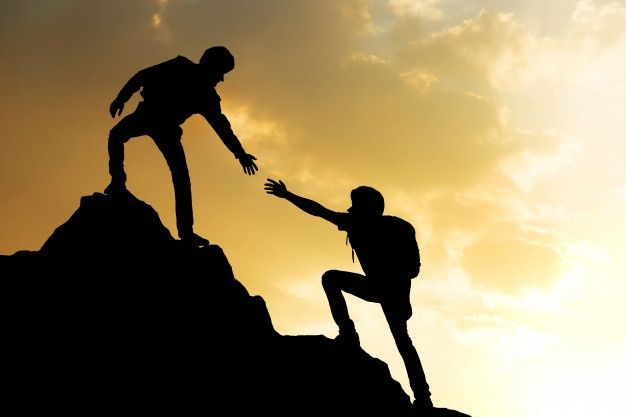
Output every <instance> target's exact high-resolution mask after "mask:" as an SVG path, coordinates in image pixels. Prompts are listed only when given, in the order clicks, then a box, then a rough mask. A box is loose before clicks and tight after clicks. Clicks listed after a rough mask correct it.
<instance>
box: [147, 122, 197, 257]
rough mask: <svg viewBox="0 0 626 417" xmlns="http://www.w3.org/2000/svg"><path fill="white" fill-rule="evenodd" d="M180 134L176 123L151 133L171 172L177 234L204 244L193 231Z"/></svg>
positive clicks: (185, 164) (186, 172)
mask: <svg viewBox="0 0 626 417" xmlns="http://www.w3.org/2000/svg"><path fill="white" fill-rule="evenodd" d="M181 135H182V129H181V128H180V126H177V125H174V126H171V127H169V126H168V127H167V128H160V129H159V130H158V131H157V132H154V133H152V134H151V136H152V137H153V139H154V142H155V143H156V145H157V146H158V148H159V150H160V151H161V153H162V154H163V156H164V157H165V161H166V162H167V166H168V167H169V169H170V172H171V174H172V182H173V183H174V198H175V200H176V226H177V228H178V236H179V237H180V238H181V239H182V240H186V241H191V240H193V242H192V243H193V244H194V245H204V244H208V243H209V242H208V241H206V239H203V238H200V236H197V235H195V234H194V233H193V205H192V200H191V180H190V179H189V169H188V168H187V160H186V159H185V151H184V149H183V144H182V143H181V142H180V138H181ZM200 240H202V241H200Z"/></svg>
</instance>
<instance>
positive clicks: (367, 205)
mask: <svg viewBox="0 0 626 417" xmlns="http://www.w3.org/2000/svg"><path fill="white" fill-rule="evenodd" d="M350 199H351V200H352V207H350V208H349V209H348V213H350V214H352V215H355V216H359V217H373V216H382V215H383V211H384V210H385V199H384V198H383V195H382V194H381V193H380V192H379V191H378V190H376V189H375V188H372V187H367V186H365V185H362V186H360V187H357V188H355V189H354V190H352V192H351V193H350Z"/></svg>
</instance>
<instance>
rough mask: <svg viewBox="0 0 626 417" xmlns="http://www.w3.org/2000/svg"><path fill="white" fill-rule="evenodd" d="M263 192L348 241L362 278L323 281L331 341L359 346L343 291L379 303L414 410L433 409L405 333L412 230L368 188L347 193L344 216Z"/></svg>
mask: <svg viewBox="0 0 626 417" xmlns="http://www.w3.org/2000/svg"><path fill="white" fill-rule="evenodd" d="M265 190H266V192H267V193H268V194H273V195H275V196H276V197H280V198H284V199H286V200H287V201H289V202H291V203H292V204H294V205H295V206H296V207H298V208H299V209H301V210H303V211H304V212H306V213H308V214H311V215H313V216H317V217H321V218H323V219H324V220H327V221H329V222H331V223H333V224H335V225H337V227H338V228H339V230H344V231H346V232H348V239H349V241H350V244H351V245H352V248H353V250H354V252H356V255H357V257H358V258H359V262H360V263H361V266H362V268H363V271H364V272H365V275H361V274H356V273H353V272H346V271H336V270H331V271H327V272H325V273H324V275H323V276H322V285H323V287H324V291H325V292H326V296H327V297H328V303H329V305H330V310H331V313H332V316H333V319H334V320H335V322H336V323H337V325H338V326H339V335H338V336H337V339H336V340H338V341H341V342H342V343H344V344H346V345H348V346H352V347H358V346H359V335H358V333H357V332H356V330H355V327H354V322H353V321H352V320H351V319H350V316H349V315H348V308H347V305H346V301H345V299H344V296H343V294H342V291H345V292H347V293H350V294H353V295H355V296H357V297H359V298H362V299H364V300H366V301H370V302H375V303H380V305H381V306H382V309H383V313H384V314H385V318H386V319H387V322H388V323H389V327H390V329H391V333H392V335H393V338H394V340H395V342H396V346H397V347H398V350H399V351H400V355H401V356H402V359H403V360H404V364H405V366H406V371H407V374H408V377H409V382H410V384H411V389H412V390H413V395H414V397H415V403H414V405H415V408H417V409H418V410H419V411H420V412H422V414H424V413H428V412H429V411H430V410H432V408H433V404H432V401H431V399H430V390H429V387H428V383H427V382H426V376H425V375H424V370H423V368H422V364H421V362H420V359H419V356H418V354H417V351H416V350H415V347H414V346H413V343H412V342H411V338H410V337H409V333H408V330H407V320H408V319H409V318H410V317H411V315H412V310H411V301H410V298H409V295H410V290H411V278H413V277H416V276H417V275H418V273H419V268H420V260H419V250H418V248H417V242H416V240H415V229H414V228H413V226H411V224H410V223H408V222H406V221H404V220H402V219H399V218H397V217H393V216H383V210H384V204H385V203H384V199H383V196H382V195H381V194H380V193H379V192H378V191H377V190H375V189H374V188H371V187H365V186H361V187H358V188H356V189H354V190H352V193H351V195H350V197H351V199H352V207H350V208H349V209H348V212H347V213H340V212H336V211H332V210H329V209H327V208H326V207H324V206H322V205H321V204H319V203H317V202H315V201H313V200H309V199H306V198H303V197H300V196H298V195H296V194H293V193H292V192H290V191H288V190H287V187H286V186H285V184H284V183H283V182H282V181H275V180H272V179H269V178H268V182H266V183H265Z"/></svg>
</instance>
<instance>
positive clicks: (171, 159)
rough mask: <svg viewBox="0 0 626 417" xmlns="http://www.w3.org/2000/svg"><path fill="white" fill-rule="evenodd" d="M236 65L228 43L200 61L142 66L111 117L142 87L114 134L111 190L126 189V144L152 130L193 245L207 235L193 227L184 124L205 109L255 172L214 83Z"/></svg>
mask: <svg viewBox="0 0 626 417" xmlns="http://www.w3.org/2000/svg"><path fill="white" fill-rule="evenodd" d="M233 68H235V59H234V58H233V56H232V55H231V53H230V52H229V51H228V49H226V48H224V47H223V46H214V47H212V48H209V49H207V50H206V51H205V52H204V54H203V55H202V57H201V58H200V63H199V64H196V63H194V62H192V61H190V60H189V59H187V58H185V57H183V56H178V57H176V58H174V59H171V60H169V61H166V62H163V63H161V64H158V65H155V66H153V67H149V68H146V69H143V70H141V71H139V72H138V73H137V74H135V75H134V76H133V77H132V78H131V79H130V80H129V81H128V82H127V83H126V85H125V86H124V87H123V88H122V90H121V91H120V92H119V94H118V95H117V97H116V98H115V100H113V102H112V103H111V106H110V109H109V111H110V113H111V116H113V117H115V116H119V115H121V114H122V111H123V110H124V103H126V101H128V99H129V98H130V97H131V96H132V95H133V94H134V93H135V92H136V91H138V90H139V89H140V88H141V89H142V90H141V96H142V97H143V101H142V102H140V103H139V105H138V106H137V109H136V110H135V112H134V113H132V114H130V115H128V116H126V117H124V118H123V119H122V120H121V121H120V122H119V123H118V124H116V125H115V127H113V129H111V133H110V134H109V173H110V174H111V183H110V184H109V185H108V186H107V187H106V189H105V190H104V192H105V193H106V194H113V195H115V194H118V193H123V192H125V191H126V173H125V172H124V144H125V143H126V142H128V140H130V139H131V138H134V137H137V136H142V135H148V136H150V137H151V138H152V139H153V140H154V143H156V145H157V147H158V148H159V150H160V151H161V153H162V154H163V156H164V157H165V161H166V162H167V165H168V167H169V169H170V172H171V173H172V181H173V182H174V195H175V198H176V225H177V227H178V236H179V237H180V238H181V240H183V241H185V242H187V243H189V244H191V245H206V244H208V243H209V242H208V240H206V239H204V238H203V237H200V236H198V235H197V234H195V233H194V231H193V207H192V202H191V182H190V180H189V170H188V169H187V161H186V160H185V152H184V150H183V146H182V144H181V142H180V139H181V136H182V133H183V131H182V129H181V128H180V125H181V124H182V123H183V122H184V121H185V120H187V118H189V117H190V116H191V115H193V114H201V115H202V116H204V118H205V119H206V120H207V121H208V122H209V124H210V125H211V127H212V128H213V129H214V130H215V132H216V133H217V135H218V136H219V137H220V139H221V140H222V142H224V145H226V147H227V148H228V149H229V150H230V151H231V152H232V153H233V154H234V155H235V158H237V159H238V160H239V163H240V164H241V166H242V167H243V170H244V172H245V173H246V174H248V175H254V173H255V172H256V171H257V170H258V168H257V166H256V164H255V163H254V161H255V160H256V158H255V157H254V156H252V155H250V154H248V153H246V152H245V151H244V149H243V147H242V146H241V143H240V142H239V139H237V136H235V134H234V133H233V130H232V129H231V127H230V123H229V122H228V119H227V118H226V116H224V115H223V114H222V110H221V107H220V97H219V95H218V94H217V92H216V91H215V86H216V85H217V83H219V82H220V81H224V74H226V73H227V72H229V71H231V70H232V69H233Z"/></svg>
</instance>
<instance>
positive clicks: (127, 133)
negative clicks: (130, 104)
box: [104, 112, 146, 194]
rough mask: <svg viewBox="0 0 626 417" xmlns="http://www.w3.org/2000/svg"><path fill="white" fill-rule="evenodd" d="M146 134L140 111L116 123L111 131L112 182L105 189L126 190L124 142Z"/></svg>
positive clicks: (109, 146)
mask: <svg viewBox="0 0 626 417" xmlns="http://www.w3.org/2000/svg"><path fill="white" fill-rule="evenodd" d="M144 134H146V126H145V120H144V118H143V116H142V115H140V114H139V113H137V112H135V113H131V114H129V115H128V116H126V117H124V118H123V119H122V120H120V121H119V123H118V124H116V125H115V126H114V127H113V129H111V131H110V133H109V143H108V149H109V174H111V183H110V184H109V185H108V187H107V188H106V189H105V190H104V192H105V193H106V194H113V193H115V192H121V191H125V190H126V172H124V144H125V143H126V142H128V141H129V140H130V139H131V138H134V137H136V136H141V135H144Z"/></svg>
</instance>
